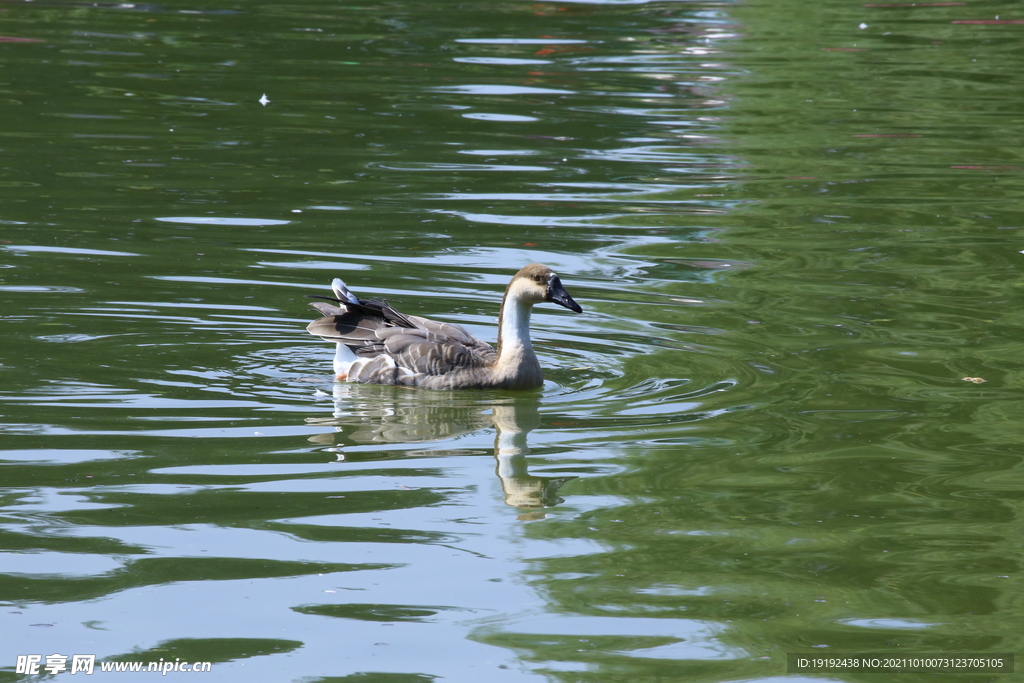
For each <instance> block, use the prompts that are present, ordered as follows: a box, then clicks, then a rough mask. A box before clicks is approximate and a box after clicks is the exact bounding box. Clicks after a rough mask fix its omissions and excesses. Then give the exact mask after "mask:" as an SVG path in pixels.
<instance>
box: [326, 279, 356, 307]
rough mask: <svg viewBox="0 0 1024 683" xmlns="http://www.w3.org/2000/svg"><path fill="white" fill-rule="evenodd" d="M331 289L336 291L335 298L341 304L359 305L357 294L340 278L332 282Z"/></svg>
mask: <svg viewBox="0 0 1024 683" xmlns="http://www.w3.org/2000/svg"><path fill="white" fill-rule="evenodd" d="M331 289H333V290H334V296H336V297H337V298H338V301H339V302H340V303H350V304H358V303H359V299H358V297H356V295H355V294H353V293H352V292H350V291H349V289H348V286H347V285H346V284H345V283H344V282H343V281H342V279H341V278H340V277H336V278H334V279H333V280H331Z"/></svg>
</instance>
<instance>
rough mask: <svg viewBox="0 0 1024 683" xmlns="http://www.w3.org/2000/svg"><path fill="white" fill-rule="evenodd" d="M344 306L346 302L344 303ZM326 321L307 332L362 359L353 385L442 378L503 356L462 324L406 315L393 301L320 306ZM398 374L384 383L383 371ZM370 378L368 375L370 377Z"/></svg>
mask: <svg viewBox="0 0 1024 683" xmlns="http://www.w3.org/2000/svg"><path fill="white" fill-rule="evenodd" d="M339 303H342V302H339ZM312 306H313V307H314V308H316V309H317V310H318V311H320V312H321V313H323V314H324V315H325V316H326V317H323V318H320V319H319V320H314V321H313V322H311V323H310V324H309V325H308V326H307V328H306V329H307V330H308V331H309V332H310V333H311V334H314V335H317V336H319V337H320V338H321V339H324V340H326V341H333V342H339V343H341V344H344V345H345V346H347V347H348V348H349V349H351V350H352V352H353V353H354V354H355V355H356V356H357V357H358V358H359V359H360V360H361V361H364V362H359V361H357V362H356V363H354V364H353V366H352V368H351V370H350V372H349V377H348V379H349V381H356V382H358V381H369V382H373V383H401V384H407V383H408V384H414V383H416V379H415V377H417V376H419V377H422V376H437V375H444V374H448V373H450V372H455V371H459V370H468V369H472V368H477V367H482V366H486V365H491V364H493V363H494V362H495V361H496V360H497V352H495V350H494V349H493V348H492V347H491V346H490V345H489V344H486V343H484V342H482V341H480V340H479V339H476V338H475V337H473V335H471V334H470V333H469V332H467V331H466V330H465V329H464V328H463V327H462V326H461V325H456V324H454V323H439V322H437V321H434V320H430V319H428V318H421V317H419V316H406V315H403V314H401V313H399V312H398V311H396V310H395V309H394V308H392V307H391V306H390V305H389V304H388V303H387V302H384V301H376V300H359V303H357V304H356V303H349V302H344V303H342V305H341V306H335V305H331V304H328V303H323V302H317V303H314V304H312ZM382 372H384V373H387V374H394V375H395V379H398V381H397V382H381V381H380V379H382V378H380V377H377V375H378V374H379V373H382ZM364 375H365V377H364Z"/></svg>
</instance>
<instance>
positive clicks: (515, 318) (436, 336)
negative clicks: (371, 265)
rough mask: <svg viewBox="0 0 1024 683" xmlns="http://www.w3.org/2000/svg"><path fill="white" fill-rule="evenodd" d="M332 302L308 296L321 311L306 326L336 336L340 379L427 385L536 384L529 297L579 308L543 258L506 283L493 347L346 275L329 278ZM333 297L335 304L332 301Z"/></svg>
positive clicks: (515, 386)
mask: <svg viewBox="0 0 1024 683" xmlns="http://www.w3.org/2000/svg"><path fill="white" fill-rule="evenodd" d="M331 288H332V289H333V290H334V297H327V296H316V295H314V298H317V299H327V300H328V301H333V302H334V304H329V303H324V302H320V301H318V302H316V303H313V304H310V305H311V306H313V308H315V309H317V310H318V311H320V312H321V313H323V314H324V315H325V316H326V317H324V318H320V319H319V320H314V321H313V322H311V323H310V324H309V325H308V326H307V327H306V329H307V330H308V331H309V333H310V334H313V335H316V336H318V337H320V338H321V339H323V340H324V341H332V342H335V343H336V344H337V352H336V353H335V356H334V373H335V375H336V378H337V379H338V380H342V381H349V382H361V383H364V384H399V385H402V386H418V387H426V388H428V389H535V388H537V387H539V386H541V384H542V383H543V381H544V375H543V373H542V372H541V369H540V363H539V362H538V361H537V355H536V354H535V353H534V352H533V346H532V345H531V344H530V313H531V311H532V310H533V305H534V304H539V303H541V302H544V301H551V302H554V303H556V304H559V305H560V306H565V307H566V308H568V309H569V310H570V311H575V312H576V313H582V312H583V309H582V308H580V305H579V304H577V303H576V302H575V301H573V300H572V297H571V296H569V294H568V292H566V291H565V288H563V287H562V283H561V281H560V280H559V279H558V276H557V275H556V274H555V273H554V271H552V270H551V269H550V268H548V267H547V266H544V265H541V264H539V263H531V264H530V265H528V266H526V267H525V268H523V269H522V270H520V271H519V272H518V273H516V274H515V277H513V278H512V281H511V282H509V283H508V287H506V288H505V298H504V299H502V302H501V314H500V316H499V318H498V348H497V350H495V349H494V348H492V347H491V345H490V344H486V343H484V342H482V341H480V340H479V339H476V338H474V337H473V335H471V334H470V333H469V332H467V331H466V330H465V329H463V328H462V326H461V325H455V324H453V323H439V322H435V321H433V320H428V319H427V318H421V317H419V316H415V315H403V314H402V313H399V312H398V311H396V310H395V309H393V308H392V307H391V306H390V305H389V304H388V303H387V302H386V301H379V300H376V299H359V298H357V297H356V296H355V295H354V294H353V293H352V292H350V291H349V289H348V287H346V286H345V283H344V282H342V281H341V280H340V279H338V278H335V279H334V281H333V282H332V283H331ZM335 304H336V305H335Z"/></svg>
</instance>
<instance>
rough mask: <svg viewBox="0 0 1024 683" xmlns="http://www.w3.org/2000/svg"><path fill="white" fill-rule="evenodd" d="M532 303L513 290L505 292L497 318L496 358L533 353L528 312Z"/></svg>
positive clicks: (531, 308)
mask: <svg viewBox="0 0 1024 683" xmlns="http://www.w3.org/2000/svg"><path fill="white" fill-rule="evenodd" d="M532 311H533V304H532V303H530V302H528V301H524V300H523V299H522V298H520V297H518V296H516V293H515V291H514V290H510V291H508V292H505V298H504V300H503V301H502V302H501V315H500V317H499V320H498V358H499V359H506V358H511V357H512V356H522V355H530V356H532V355H533V345H532V344H531V343H530V313H531V312H532Z"/></svg>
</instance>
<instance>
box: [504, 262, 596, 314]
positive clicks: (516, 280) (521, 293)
mask: <svg viewBox="0 0 1024 683" xmlns="http://www.w3.org/2000/svg"><path fill="white" fill-rule="evenodd" d="M507 296H512V297H513V298H516V299H519V300H520V301H525V302H527V303H530V304H539V303H543V302H545V301H551V302H552V303H556V304H558V305H559V306H565V307H566V308H568V309H569V310H570V311H573V312H574V313H582V312H583V308H582V307H581V306H580V305H579V304H578V303H576V302H575V301H573V300H572V297H571V296H569V293H568V292H567V291H565V287H563V286H562V281H561V280H559V279H558V275H557V274H556V273H555V271H553V270H551V269H550V268H548V267H547V266H545V265H543V264H540V263H531V264H530V265H528V266H525V267H523V269H522V270H520V271H519V272H518V273H516V274H515V276H514V277H513V278H512V282H510V283H509V285H508V291H507Z"/></svg>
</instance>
